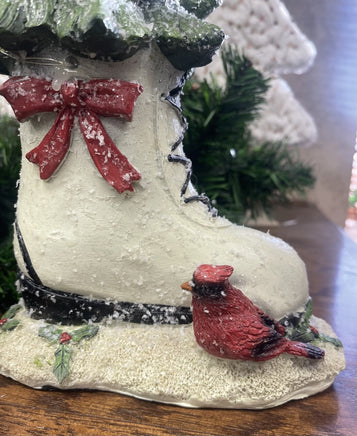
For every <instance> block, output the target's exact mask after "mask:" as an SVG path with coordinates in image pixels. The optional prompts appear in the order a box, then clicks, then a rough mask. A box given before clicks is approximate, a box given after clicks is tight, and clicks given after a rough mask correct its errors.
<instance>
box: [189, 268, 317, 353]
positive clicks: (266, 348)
mask: <svg viewBox="0 0 357 436" xmlns="http://www.w3.org/2000/svg"><path fill="white" fill-rule="evenodd" d="M232 273H233V268H232V267H231V266H229V265H217V266H215V265H201V266H199V267H198V268H197V269H196V271H195V272H194V274H193V280H192V281H191V282H186V283H183V284H182V285H181V287H182V289H185V290H188V291H191V292H192V308H193V329H194V333H195V337H196V340H197V343H198V344H199V345H200V346H201V347H202V348H203V349H204V350H206V351H207V352H208V353H210V354H213V355H214V356H217V357H222V358H224V359H243V360H254V361H262V360H269V359H272V358H274V357H276V356H278V355H279V354H281V353H289V354H293V355H295V356H303V357H308V358H310V359H321V358H322V357H323V356H324V355H325V352H324V351H323V350H321V349H320V348H318V347H315V346H313V345H309V344H305V343H303V342H296V341H290V340H289V339H287V338H285V337H284V334H285V327H284V326H283V325H281V324H279V323H278V322H277V321H275V320H274V319H272V318H271V317H270V316H269V315H267V314H265V313H264V312H263V311H262V310H260V309H259V308H258V307H256V306H255V305H254V304H253V303H252V302H251V301H250V300H249V298H247V297H246V296H245V295H244V294H243V293H242V291H240V290H239V289H236V288H235V287H234V286H232V285H231V284H230V283H229V281H228V278H229V277H230V276H231V275H232Z"/></svg>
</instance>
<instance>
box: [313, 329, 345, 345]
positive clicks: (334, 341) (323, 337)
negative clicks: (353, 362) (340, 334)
mask: <svg viewBox="0 0 357 436" xmlns="http://www.w3.org/2000/svg"><path fill="white" fill-rule="evenodd" d="M318 339H319V340H320V341H322V342H330V343H331V344H333V345H334V346H335V347H336V348H340V347H343V344H342V342H341V341H340V340H339V339H338V338H333V337H332V336H328V335H325V334H324V333H319V337H318Z"/></svg>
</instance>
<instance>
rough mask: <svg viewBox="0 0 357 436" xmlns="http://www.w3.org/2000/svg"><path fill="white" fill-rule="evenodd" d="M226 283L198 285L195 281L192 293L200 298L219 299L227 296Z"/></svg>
mask: <svg viewBox="0 0 357 436" xmlns="http://www.w3.org/2000/svg"><path fill="white" fill-rule="evenodd" d="M224 289H225V286H224V283H218V284H217V283H208V282H207V283H196V282H195V281H193V286H192V293H193V294H194V295H196V296H197V297H199V298H211V299H218V298H223V297H225V296H226V293H225V292H224Z"/></svg>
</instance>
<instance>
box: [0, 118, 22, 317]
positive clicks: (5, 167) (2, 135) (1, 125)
mask: <svg viewBox="0 0 357 436" xmlns="http://www.w3.org/2000/svg"><path fill="white" fill-rule="evenodd" d="M20 161H21V147H20V139H19V134H18V122H17V121H16V120H15V119H13V118H10V117H8V116H4V117H2V118H0V312H2V311H4V310H5V309H7V308H8V307H9V306H11V305H12V304H14V303H16V301H17V300H18V294H17V292H16V289H15V281H16V271H17V264H16V260H15V257H14V249H13V244H12V237H13V232H12V223H13V222H14V219H15V208H14V205H15V203H16V198H17V189H16V184H17V180H18V178H19V172H20Z"/></svg>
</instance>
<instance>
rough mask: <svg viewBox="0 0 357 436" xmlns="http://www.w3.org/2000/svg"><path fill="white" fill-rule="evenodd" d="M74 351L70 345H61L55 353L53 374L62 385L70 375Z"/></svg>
mask: <svg viewBox="0 0 357 436" xmlns="http://www.w3.org/2000/svg"><path fill="white" fill-rule="evenodd" d="M71 355H72V350H71V349H70V347H69V346H68V345H65V344H61V345H60V346H59V347H58V348H57V350H56V351H55V364H54V366H53V374H54V375H55V376H56V378H57V380H58V381H59V382H60V383H62V382H63V380H64V379H65V378H66V377H67V375H68V374H69V362H70V360H71Z"/></svg>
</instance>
